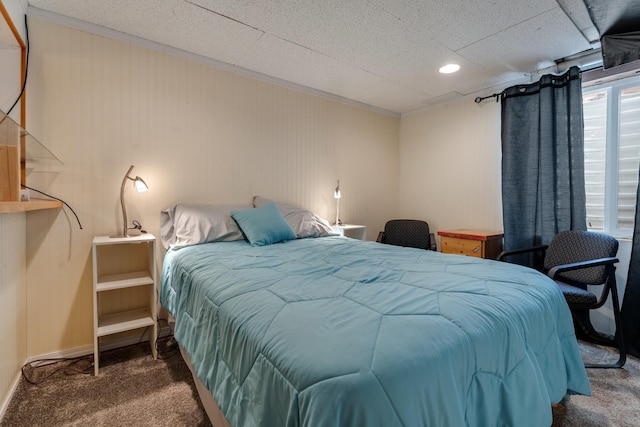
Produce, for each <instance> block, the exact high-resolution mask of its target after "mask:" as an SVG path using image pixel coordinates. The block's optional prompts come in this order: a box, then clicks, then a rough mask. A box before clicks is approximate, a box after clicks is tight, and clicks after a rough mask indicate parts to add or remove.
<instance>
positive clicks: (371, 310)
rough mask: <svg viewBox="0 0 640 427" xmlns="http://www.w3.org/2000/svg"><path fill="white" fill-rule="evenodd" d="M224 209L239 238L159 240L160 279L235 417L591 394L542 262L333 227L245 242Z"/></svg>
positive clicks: (350, 421) (480, 406)
mask: <svg viewBox="0 0 640 427" xmlns="http://www.w3.org/2000/svg"><path fill="white" fill-rule="evenodd" d="M254 204H255V203H254ZM267 205H269V206H271V207H273V206H274V204H273V203H269V204H266V205H263V206H267ZM275 206H277V207H278V208H279V210H277V211H278V212H279V213H281V214H283V215H282V218H285V219H288V220H291V218H290V216H289V217H287V215H286V213H287V211H286V207H283V206H282V205H275ZM259 207H260V206H259ZM256 210H258V209H257V208H253V209H247V210H244V209H242V210H240V211H239V212H251V213H252V212H253V211H256ZM272 211H273V209H272ZM234 214H238V211H237V210H234V209H231V210H230V211H229V212H227V213H226V216H229V215H232V216H233V215H234ZM171 215H172V217H171V218H170V219H169V220H168V222H171V223H173V222H174V219H175V212H172V213H171ZM223 216H224V215H223ZM233 219H235V221H231V222H228V218H226V217H225V219H224V221H227V222H226V224H227V225H228V226H230V227H233V224H234V223H236V224H238V225H240V229H241V231H242V233H241V236H242V237H241V238H240V239H238V238H237V236H236V237H233V238H230V237H228V233H227V234H225V233H226V231H225V232H223V233H222V234H225V237H223V238H219V239H214V240H213V241H209V242H199V243H198V244H189V245H184V244H180V245H173V246H171V243H170V242H168V240H167V242H168V244H169V246H170V249H169V250H168V251H167V253H166V255H165V258H164V262H163V267H162V288H161V294H160V300H161V303H162V305H163V307H164V308H165V309H166V310H167V311H168V312H169V313H170V314H171V315H172V317H173V318H174V319H175V329H174V334H175V338H176V340H177V341H178V342H179V343H180V345H181V347H182V349H183V350H184V352H185V355H186V359H187V360H189V361H190V363H191V365H192V369H193V372H194V374H195V376H196V377H197V379H198V381H199V382H200V384H201V385H204V387H206V389H207V391H208V393H210V395H211V396H212V397H213V398H214V399H215V402H216V403H217V406H218V407H219V409H220V411H221V412H222V414H224V418H225V420H224V422H228V424H229V425H231V426H313V427H323V426H327V427H334V426H385V427H388V426H465V425H468V426H498V425H501V426H550V425H551V423H552V412H551V404H552V403H556V402H559V401H560V400H561V399H563V397H564V396H565V395H570V394H583V395H589V394H590V387H589V382H588V379H587V376H586V372H585V369H584V365H583V362H582V359H581V356H580V353H579V349H578V345H577V341H576V338H575V335H574V331H573V325H572V321H571V315H570V313H569V310H568V308H567V306H566V303H565V300H564V298H563V296H562V293H561V292H560V291H559V289H558V287H557V285H555V283H553V282H552V281H551V280H549V279H548V278H546V277H545V276H544V275H541V274H539V273H537V272H535V271H533V270H530V269H527V268H524V267H520V266H517V265H513V264H507V263H500V262H496V261H491V260H482V259H477V258H471V257H464V256H459V255H448V254H441V253H438V252H433V251H424V250H420V249H412V248H401V247H396V246H390V245H383V244H379V243H375V242H365V241H359V240H353V239H349V238H346V237H341V236H335V235H332V234H333V233H331V232H330V231H329V230H330V228H327V232H326V233H317V234H320V235H319V236H316V237H313V236H307V237H305V238H301V237H299V236H301V235H304V233H298V232H297V231H299V230H296V229H295V227H290V228H291V229H292V230H293V231H294V236H293V238H291V236H289V238H287V239H283V240H278V239H277V237H276V241H273V242H272V241H268V242H267V243H266V244H255V242H256V241H255V235H253V231H252V230H251V229H250V228H251V227H250V226H253V225H255V224H249V225H247V224H246V223H243V221H242V220H240V221H238V219H241V217H235V216H233ZM262 221H264V217H261V218H260V220H259V221H258V222H262ZM288 224H289V225H291V224H292V222H291V221H288ZM294 225H295V224H294ZM245 227H246V230H245ZM176 228H177V227H176ZM165 237H166V235H165ZM246 239H248V241H247V240H246ZM163 241H164V238H163ZM214 425H215V424H214Z"/></svg>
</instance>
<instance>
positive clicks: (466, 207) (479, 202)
mask: <svg viewBox="0 0 640 427" xmlns="http://www.w3.org/2000/svg"><path fill="white" fill-rule="evenodd" d="M399 147H400V148H399V159H400V160H399V161H400V166H399V171H400V172H399V191H398V194H399V196H398V214H399V215H400V216H404V217H412V218H422V219H425V220H426V221H427V222H429V225H430V228H431V229H432V230H433V231H434V232H436V231H437V230H444V229H452V228H472V229H483V230H495V231H502V198H501V184H500V170H501V166H500V162H501V148H500V104H497V103H495V102H484V103H482V104H476V103H475V102H474V101H473V98H472V97H466V98H463V99H461V100H459V101H456V102H454V103H451V104H447V105H444V106H440V107H436V108H432V109H429V110H426V111H423V112H420V113H415V114H412V115H410V116H406V117H403V118H402V120H401V124H400V146H399Z"/></svg>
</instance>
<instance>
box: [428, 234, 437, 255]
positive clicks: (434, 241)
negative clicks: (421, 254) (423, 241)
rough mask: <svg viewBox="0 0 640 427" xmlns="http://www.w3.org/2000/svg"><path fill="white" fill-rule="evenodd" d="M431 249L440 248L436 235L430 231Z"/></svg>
mask: <svg viewBox="0 0 640 427" xmlns="http://www.w3.org/2000/svg"><path fill="white" fill-rule="evenodd" d="M429 249H430V250H432V251H437V250H438V247H437V245H436V235H435V234H433V233H429Z"/></svg>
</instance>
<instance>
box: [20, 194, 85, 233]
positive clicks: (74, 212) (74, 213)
mask: <svg viewBox="0 0 640 427" xmlns="http://www.w3.org/2000/svg"><path fill="white" fill-rule="evenodd" d="M20 185H21V186H22V187H24V188H26V189H27V190H31V191H35V192H36V193H39V194H42V195H43V196H47V197H50V198H52V199H54V200H57V201H59V202H62V203H64V205H65V206H66V207H68V208H69V210H70V211H71V213H73V215H74V216H75V217H76V221H78V226H79V227H80V230H82V224H80V219H79V218H78V215H76V211H74V210H73V208H72V207H71V206H69V205H68V204H67V202H65V201H64V200H62V199H58V198H57V197H54V196H52V195H50V194H47V193H45V192H42V191H40V190H36V189H35V188H31V187H28V186H26V185H24V184H20Z"/></svg>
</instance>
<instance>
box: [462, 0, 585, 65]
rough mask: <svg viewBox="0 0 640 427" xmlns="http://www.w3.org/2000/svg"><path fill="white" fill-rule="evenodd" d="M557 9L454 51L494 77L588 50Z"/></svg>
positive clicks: (578, 34) (576, 31)
mask: <svg viewBox="0 0 640 427" xmlns="http://www.w3.org/2000/svg"><path fill="white" fill-rule="evenodd" d="M589 47H590V46H589V43H588V42H587V41H586V39H585V38H584V37H582V35H581V34H580V32H579V31H578V30H577V29H576V27H575V26H573V24H572V23H571V21H570V20H569V18H567V16H566V15H565V14H564V12H562V10H561V9H560V8H556V9H554V10H552V11H549V12H547V13H544V14H542V15H539V16H537V17H536V18H534V19H530V20H528V21H525V22H522V23H520V24H518V25H515V26H513V27H511V28H509V29H507V30H504V31H502V32H500V33H498V34H495V35H493V36H491V37H488V38H486V39H483V40H480V41H478V42H476V43H473V44H472V45H470V46H467V47H466V48H464V49H460V50H459V51H457V53H459V54H460V55H461V56H463V57H464V58H466V59H467V60H469V61H471V62H474V63H476V64H478V65H481V66H482V67H483V68H485V69H486V70H488V71H489V72H491V73H492V74H494V75H497V76H502V75H503V74H505V73H507V74H508V73H522V72H532V71H535V70H538V69H543V68H547V67H550V66H552V65H554V64H555V63H554V60H555V59H559V58H563V57H566V56H569V55H571V54H573V53H577V52H581V51H583V50H586V49H589Z"/></svg>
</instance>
